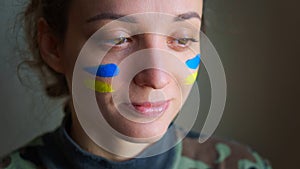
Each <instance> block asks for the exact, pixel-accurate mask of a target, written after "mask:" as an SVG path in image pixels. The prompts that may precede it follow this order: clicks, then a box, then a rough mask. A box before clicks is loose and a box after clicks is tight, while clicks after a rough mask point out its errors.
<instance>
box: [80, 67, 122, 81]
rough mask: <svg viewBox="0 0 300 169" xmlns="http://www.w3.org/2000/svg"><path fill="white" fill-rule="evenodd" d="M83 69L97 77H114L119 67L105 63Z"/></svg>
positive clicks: (117, 73)
mask: <svg viewBox="0 0 300 169" xmlns="http://www.w3.org/2000/svg"><path fill="white" fill-rule="evenodd" d="M84 70H85V71H86V72H88V73H90V74H92V75H96V76H99V77H105V78H109V77H114V76H117V75H119V73H120V69H119V67H118V66H117V65H116V64H106V65H100V66H94V67H85V68H84Z"/></svg>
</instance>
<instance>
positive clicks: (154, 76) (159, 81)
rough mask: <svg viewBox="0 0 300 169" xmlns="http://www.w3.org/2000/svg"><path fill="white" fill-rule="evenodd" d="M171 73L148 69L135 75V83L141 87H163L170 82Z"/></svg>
mask: <svg viewBox="0 0 300 169" xmlns="http://www.w3.org/2000/svg"><path fill="white" fill-rule="evenodd" d="M170 79H171V77H170V75H169V74H168V73H166V72H164V71H162V70H159V69H147V70H143V71H141V72H140V73H138V74H137V75H136V76H135V77H134V83H136V84H137V85H138V86H141V87H151V88H153V89H162V88H164V87H165V86H166V85H168V84H169V83H170Z"/></svg>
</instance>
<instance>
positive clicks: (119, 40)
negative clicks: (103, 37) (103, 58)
mask: <svg viewBox="0 0 300 169" xmlns="http://www.w3.org/2000/svg"><path fill="white" fill-rule="evenodd" d="M130 42H132V39H131V38H130V37H119V38H115V39H110V40H107V43H108V44H109V45H111V46H122V45H126V43H130Z"/></svg>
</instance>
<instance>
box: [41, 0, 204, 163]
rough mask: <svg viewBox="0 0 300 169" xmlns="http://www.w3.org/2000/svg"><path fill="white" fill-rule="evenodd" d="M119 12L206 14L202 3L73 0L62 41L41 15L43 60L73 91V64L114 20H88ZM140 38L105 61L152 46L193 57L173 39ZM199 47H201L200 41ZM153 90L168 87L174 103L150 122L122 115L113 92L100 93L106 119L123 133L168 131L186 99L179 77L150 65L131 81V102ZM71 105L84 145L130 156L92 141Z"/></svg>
mask: <svg viewBox="0 0 300 169" xmlns="http://www.w3.org/2000/svg"><path fill="white" fill-rule="evenodd" d="M79 11H80V12H79ZM116 11H117V13H118V14H122V15H130V14H134V13H142V12H163V13H168V14H172V15H179V14H183V13H187V12H191V11H193V12H196V13H198V15H199V16H202V1H201V0H163V1H162V0H146V1H140V0H130V1H129V0H128V1H127V0H122V1H120V0H101V1H100V0H90V1H89V3H87V2H86V1H85V0H74V2H73V3H72V4H71V7H70V11H69V15H68V27H67V31H66V35H65V38H64V39H63V40H61V39H60V38H59V37H56V36H55V34H52V33H51V31H50V28H49V27H48V25H47V23H46V21H45V20H44V19H43V18H41V19H40V21H39V23H38V32H39V39H38V40H39V44H40V51H41V55H42V58H43V59H44V60H45V62H46V63H47V64H48V65H49V66H50V67H52V68H53V69H54V70H55V71H57V72H59V73H62V74H64V75H65V77H66V79H67V82H68V86H69V89H71V86H72V73H73V68H74V65H75V62H76V59H77V57H78V54H79V52H80V50H81V48H82V46H83V45H84V44H85V42H86V41H87V40H88V39H89V37H90V36H91V35H92V34H93V33H94V32H95V31H97V30H98V29H99V28H101V27H102V26H103V25H105V24H106V23H108V22H110V21H111V20H109V19H105V20H95V21H91V22H87V20H88V19H90V18H92V17H93V16H96V15H98V14H101V13H109V12H114V13H116ZM189 22H190V23H191V24H193V25H194V26H195V27H197V28H199V30H200V26H201V22H200V20H199V19H198V18H191V19H189ZM140 38H142V39H143V41H142V43H139V44H138V45H136V44H134V43H131V41H130V42H128V43H124V44H122V45H120V46H121V47H117V48H114V49H112V50H111V51H110V52H109V53H108V54H107V56H106V57H105V59H104V60H103V64H105V63H116V64H118V63H120V62H121V61H122V60H123V59H124V58H126V56H128V55H129V54H131V53H133V52H135V51H138V50H141V49H147V48H161V49H165V50H168V51H169V52H170V53H173V54H174V55H176V56H178V57H181V58H182V62H185V61H186V60H187V59H188V58H187V57H186V56H187V53H186V52H184V51H180V50H178V49H177V48H172V47H170V45H168V43H167V42H169V41H168V40H169V39H168V37H165V36H160V35H155V34H144V35H141V36H140ZM130 45H131V46H130ZM197 45H199V43H198V44H197ZM126 48H130V50H127V49H126ZM123 49H124V50H123ZM125 49H126V50H125ZM189 56H191V54H189ZM189 58H190V57H189ZM97 78H98V80H102V81H105V82H107V83H111V80H110V79H103V78H102V79H101V78H99V77H97ZM153 90H163V91H164V93H166V94H167V96H166V98H168V99H169V100H170V105H169V108H168V109H167V111H166V112H165V113H164V114H163V115H162V116H161V117H160V118H158V119H156V120H154V121H152V122H149V123H137V122H133V121H130V120H128V119H126V118H124V117H123V116H122V115H120V113H118V111H117V109H116V108H115V106H114V105H113V103H112V94H110V93H105V94H97V100H98V102H99V103H101V105H104V106H102V107H100V108H101V110H102V113H103V115H104V117H105V119H106V120H107V121H108V123H109V124H110V125H111V126H112V127H113V128H114V129H115V130H117V131H118V132H120V133H122V134H124V135H127V136H130V137H136V138H147V137H153V136H161V135H163V134H164V133H165V132H166V130H167V128H168V126H169V124H170V123H171V121H172V120H173V119H174V117H175V116H176V115H177V112H178V109H179V108H180V103H181V100H179V99H178V98H179V96H180V93H179V92H178V85H177V83H176V81H175V79H174V78H173V77H171V76H170V75H169V74H167V73H165V72H163V71H160V70H157V69H147V70H144V71H142V72H140V73H138V74H137V75H136V76H135V77H134V79H133V80H132V82H131V84H130V90H129V96H130V99H131V101H132V102H139V101H148V100H147V98H148V95H149V93H150V92H151V91H153ZM70 105H71V108H72V126H71V131H70V135H71V137H72V138H73V139H74V140H75V141H76V142H77V143H78V144H79V145H80V146H81V147H82V148H83V149H85V150H87V151H88V152H91V153H93V154H96V155H99V156H102V157H105V158H107V159H110V160H114V161H123V160H127V159H124V158H122V157H118V156H116V155H113V154H111V153H109V152H106V151H104V150H103V149H102V148H101V147H99V146H97V145H96V144H95V143H94V142H93V141H91V139H90V138H89V137H88V136H87V135H86V133H85V132H84V131H83V129H82V127H81V126H80V124H79V121H78V119H77V117H76V113H75V110H74V108H73V106H72V102H70ZM99 105H100V104H99Z"/></svg>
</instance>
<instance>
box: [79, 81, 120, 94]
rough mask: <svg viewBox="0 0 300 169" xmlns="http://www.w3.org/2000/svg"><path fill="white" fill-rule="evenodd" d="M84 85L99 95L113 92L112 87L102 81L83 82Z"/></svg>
mask: <svg viewBox="0 0 300 169" xmlns="http://www.w3.org/2000/svg"><path fill="white" fill-rule="evenodd" d="M84 84H85V86H86V87H87V88H89V89H92V90H95V91H96V92H99V93H111V92H114V90H113V88H112V86H111V85H110V84H107V83H105V82H102V81H97V80H96V81H95V80H85V81H84Z"/></svg>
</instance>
